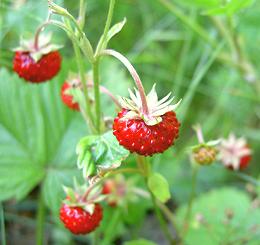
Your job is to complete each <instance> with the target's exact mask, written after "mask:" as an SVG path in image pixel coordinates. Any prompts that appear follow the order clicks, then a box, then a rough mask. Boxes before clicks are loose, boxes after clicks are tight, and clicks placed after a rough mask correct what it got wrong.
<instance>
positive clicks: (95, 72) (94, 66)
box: [92, 59, 101, 134]
mask: <svg viewBox="0 0 260 245" xmlns="http://www.w3.org/2000/svg"><path fill="white" fill-rule="evenodd" d="M92 70H93V82H94V95H95V112H96V129H97V132H98V133H99V134H100V133H101V127H100V125H101V110H100V91H99V59H96V61H95V62H94V63H93V64H92Z"/></svg>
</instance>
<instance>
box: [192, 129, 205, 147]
mask: <svg viewBox="0 0 260 245" xmlns="http://www.w3.org/2000/svg"><path fill="white" fill-rule="evenodd" d="M193 129H194V131H195V132H196V134H197V138H198V142H199V143H200V144H203V143H204V142H205V141H204V137H203V133H202V129H201V126H200V125H195V126H193Z"/></svg>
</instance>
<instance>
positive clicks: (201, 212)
mask: <svg viewBox="0 0 260 245" xmlns="http://www.w3.org/2000/svg"><path fill="white" fill-rule="evenodd" d="M186 210H187V205H183V206H181V207H180V208H178V210H177V213H176V214H177V219H178V221H179V222H178V224H179V228H180V229H181V228H182V224H183V221H184V217H185V214H186ZM228 213H229V214H232V218H231V219H229V221H228V219H227V215H228ZM198 217H200V218H198ZM190 218H191V219H190V228H189V230H188V232H187V235H186V236H185V241H184V243H185V244H187V245H191V244H209V245H217V244H224V243H226V244H235V243H236V241H238V240H239V238H240V237H241V235H242V236H243V234H247V236H248V239H249V241H248V242H249V243H248V244H251V243H250V242H251V241H254V240H255V239H256V240H257V232H254V230H253V229H252V227H254V226H257V225H258V224H259V220H260V210H259V209H258V208H253V207H252V205H251V201H250V197H249V196H248V195H247V194H246V193H245V192H243V191H240V190H237V189H235V188H222V189H218V190H214V191H211V192H208V193H206V194H203V195H201V196H200V197H198V198H197V199H195V200H194V202H193V208H192V213H191V216H190ZM209 230H210V231H214V233H212V232H209ZM231 230H232V236H230V233H229V232H230V231H231ZM237 239H238V240H237ZM252 244H254V243H252Z"/></svg>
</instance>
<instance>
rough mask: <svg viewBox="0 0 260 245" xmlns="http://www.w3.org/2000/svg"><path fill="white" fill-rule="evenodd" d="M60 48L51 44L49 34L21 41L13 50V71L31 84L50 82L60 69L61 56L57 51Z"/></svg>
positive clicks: (37, 35)
mask: <svg viewBox="0 0 260 245" xmlns="http://www.w3.org/2000/svg"><path fill="white" fill-rule="evenodd" d="M60 47H61V46H60V45H55V44H52V43H51V35H50V34H48V35H43V34H41V35H39V33H38V34H36V35H35V38H34V39H32V40H21V42H20V47H17V48H15V49H14V51H15V57H14V60H13V69H14V71H15V72H16V73H17V74H18V75H19V77H22V78H24V79H25V80H27V81H28V82H31V83H41V82H45V81H47V80H50V79H52V78H53V77H54V76H55V75H56V74H57V73H58V72H59V70H60V67H61V56H60V54H59V52H58V51H57V50H58V49H59V48H60Z"/></svg>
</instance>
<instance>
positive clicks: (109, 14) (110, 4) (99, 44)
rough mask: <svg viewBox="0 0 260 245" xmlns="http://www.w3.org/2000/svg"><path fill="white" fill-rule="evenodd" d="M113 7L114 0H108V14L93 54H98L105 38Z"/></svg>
mask: <svg viewBox="0 0 260 245" xmlns="http://www.w3.org/2000/svg"><path fill="white" fill-rule="evenodd" d="M114 7H115V0H110V2H109V10H108V14H107V20H106V24H105V28H104V31H103V35H102V36H101V39H100V41H99V42H98V45H97V48H96V52H95V56H98V55H99V53H100V51H101V49H102V47H103V44H104V42H105V40H106V38H107V34H108V31H109V28H110V26H111V22H112V17H113V12H114Z"/></svg>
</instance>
